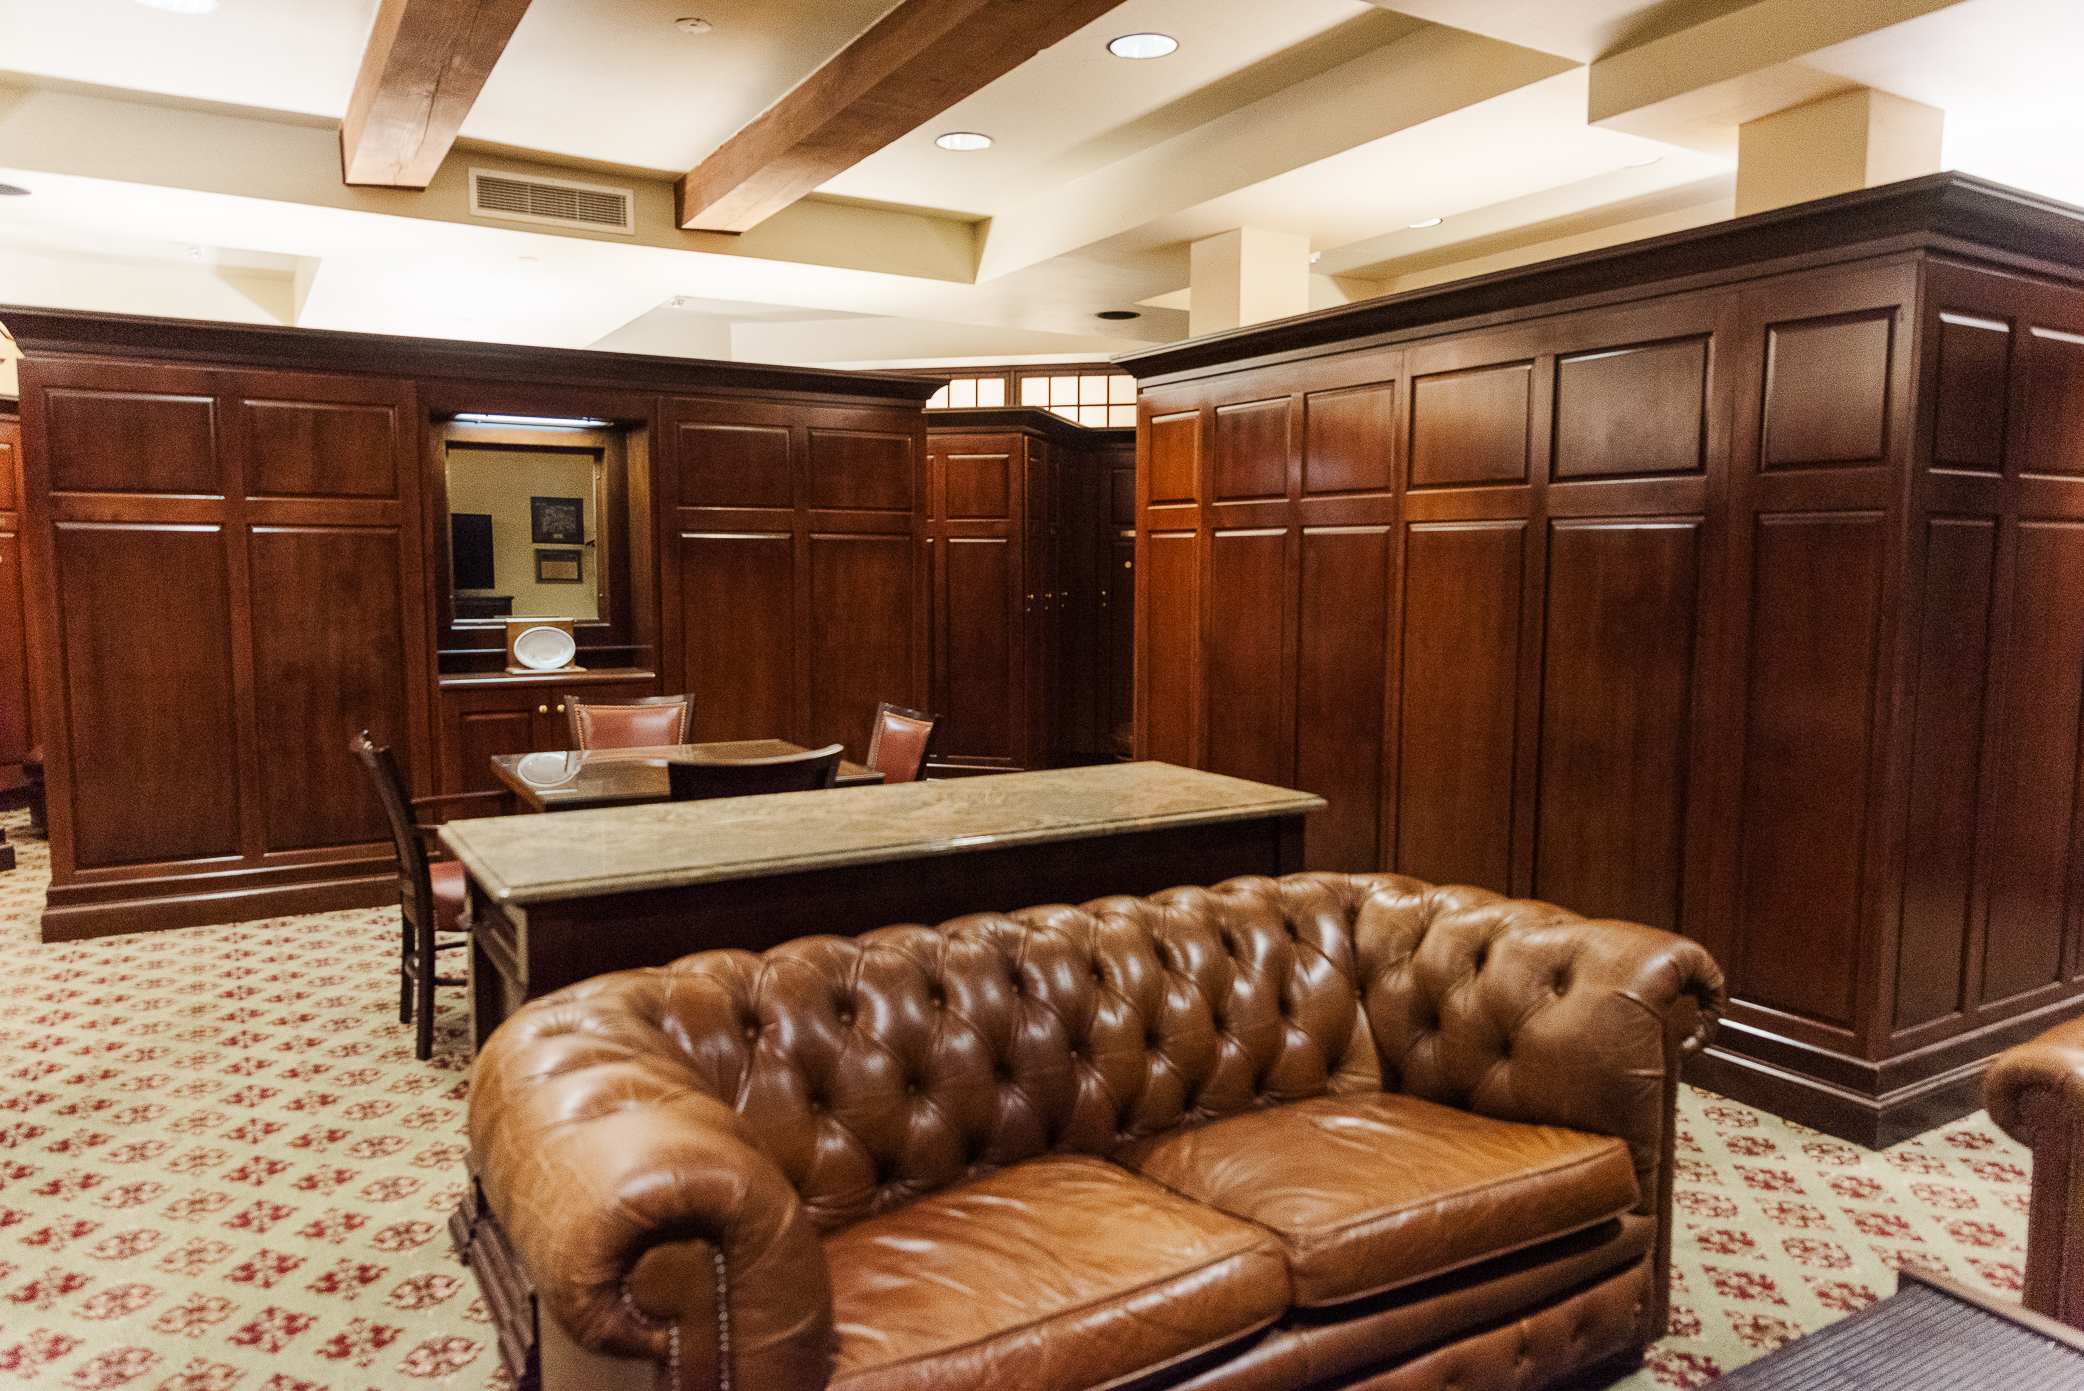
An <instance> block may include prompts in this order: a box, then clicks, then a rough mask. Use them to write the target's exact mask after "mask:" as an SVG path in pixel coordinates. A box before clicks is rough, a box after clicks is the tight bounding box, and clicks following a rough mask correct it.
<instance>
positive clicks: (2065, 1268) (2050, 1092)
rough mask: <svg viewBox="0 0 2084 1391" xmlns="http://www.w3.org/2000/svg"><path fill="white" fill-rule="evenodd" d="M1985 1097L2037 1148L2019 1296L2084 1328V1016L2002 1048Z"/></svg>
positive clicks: (2008, 1127) (1998, 1116)
mask: <svg viewBox="0 0 2084 1391" xmlns="http://www.w3.org/2000/svg"><path fill="white" fill-rule="evenodd" d="M1983 1104H1984V1105H1985V1106H1987V1107H1989V1108H1990V1119H1991V1120H1993V1121H1996V1122H1997V1124H1998V1125H2000V1126H2002V1127H2003V1128H2004V1132H2005V1133H2006V1134H2007V1135H2010V1136H2011V1137H2012V1138H2013V1139H2014V1140H2017V1141H2018V1142H2019V1143H2020V1144H2022V1145H2025V1146H2026V1147H2027V1148H2028V1149H2030V1150H2032V1151H2033V1197H2032V1199H2031V1200H2030V1202H2029V1205H2028V1207H2027V1213H2026V1288H2025V1289H2024V1290H2023V1291H2022V1292H2021V1293H2020V1302H2022V1303H2023V1304H2025V1306H2026V1307H2027V1308H2029V1309H2031V1310H2032V1311H2033V1312H2035V1313H2036V1314H2046V1315H2047V1316H2048V1317H2049V1318H2051V1319H2060V1320H2061V1321H2062V1322H2064V1323H2066V1324H2069V1325H2070V1326H2071V1327H2072V1328H2084V1019H2072V1020H2069V1021H2068V1022H2066V1023H2062V1024H2057V1025H2056V1026H2055V1027H2054V1028H2052V1029H2049V1030H2048V1031H2047V1032H2046V1033H2044V1034H2041V1035H2040V1036H2039V1037H2037V1038H2034V1039H2031V1040H2029V1041H2027V1042H2025V1043H2022V1044H2019V1045H2018V1046H2017V1047H2015V1048H2007V1049H2006V1050H2005V1051H2004V1052H2002V1053H1999V1054H1998V1055H1997V1057H1996V1059H1995V1060H1994V1061H1993V1062H1991V1064H1990V1069H1989V1071H1987V1072H1985V1073H1984V1074H1983Z"/></svg>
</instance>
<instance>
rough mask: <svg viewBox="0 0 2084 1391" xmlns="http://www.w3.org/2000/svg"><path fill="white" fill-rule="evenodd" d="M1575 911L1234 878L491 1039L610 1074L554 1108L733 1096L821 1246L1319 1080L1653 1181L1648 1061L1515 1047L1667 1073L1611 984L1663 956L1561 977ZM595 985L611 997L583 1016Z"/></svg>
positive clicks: (672, 991)
mask: <svg viewBox="0 0 2084 1391" xmlns="http://www.w3.org/2000/svg"><path fill="white" fill-rule="evenodd" d="M1581 921H1582V920H1581V919H1579V918H1578V917H1577V916H1576V915H1575V914H1572V913H1568V912H1566V911H1564V910H1562V909H1558V908H1554V907H1552V906H1550V905H1547V904H1541V903H1529V902H1523V901H1511V900H1506V899H1503V898H1500V897H1499V896H1498V895H1496V894H1491V893H1488V892H1486V891H1484V890H1481V889H1470V888H1435V887H1433V886H1430V885H1425V884H1422V883H1420V882H1418V881H1416V880H1411V879H1406V878H1403V877H1402V876H1398V875H1391V874H1370V875H1347V874H1301V875H1290V876H1287V877H1286V878H1284V879H1281V880H1272V879H1262V878H1240V879H1233V880H1230V881H1228V882H1226V883H1223V884H1219V885H1216V886H1215V887H1213V888H1207V889H1203V888H1181V889H1172V890H1168V891H1166V892H1163V893H1159V894H1155V895H1153V896H1151V897H1150V898H1147V899H1138V898H1127V897H1122V898H1106V899H1099V900H1095V901H1094V902H1092V903H1089V904H1086V905H1084V906H1083V907H1067V906H1062V905H1058V906H1051V907H1042V908H1031V909H1025V910H1022V911H1021V912H1018V913H1014V914H1011V915H999V914H978V915H974V916H971V917H967V918H958V919H955V920H954V921H952V922H948V923H944V924H942V925H941V926H940V927H939V928H927V927H919V926H903V927H889V928H882V929H879V930H877V931H874V932H869V933H865V934H863V935H862V936H860V937H858V938H840V937H814V938H803V939H800V940H797V941H794V942H789V943H785V944H784V945H782V946H779V947H776V948H774V949H773V950H771V951H769V952H767V953H765V954H764V955H759V956H755V955H752V954H750V953H746V952H738V951H717V952H704V953H699V954H697V955H694V956H690V957H686V958H683V959H682V960H680V961H678V962H675V963H674V964H673V965H671V966H668V967H664V968H660V969H657V970H652V971H644V972H624V973H620V974H619V975H617V976H613V977H603V978H601V979H600V981H598V982H588V983H585V984H582V985H580V986H576V987H573V988H572V989H571V990H568V991H565V992H562V995H561V996H559V997H552V998H551V999H546V1000H544V1001H542V1002H540V1003H539V1004H538V1005H535V1006H531V1007H530V1009H529V1010H528V1011H525V1012H524V1013H523V1014H521V1015H517V1016H516V1017H515V1018H514V1019H513V1020H511V1021H509V1024H508V1025H507V1026H506V1027H507V1029H510V1030H515V1031H518V1032H521V1033H525V1034H526V1035H527V1036H529V1037H531V1038H534V1039H536V1040H537V1041H538V1042H539V1043H540V1044H541V1045H544V1046H543V1048H542V1051H541V1052H540V1053H539V1057H541V1058H542V1059H543V1060H544V1063H545V1064H546V1065H548V1066H549V1067H550V1068H551V1069H552V1071H553V1072H555V1071H558V1070H561V1069H562V1068H564V1067H566V1066H571V1067H573V1068H578V1067H580V1066H582V1065H583V1066H585V1067H587V1068H592V1069H595V1073H594V1075H595V1077H596V1078H597V1079H598V1078H603V1077H607V1076H610V1075H612V1074H613V1072H614V1070H615V1069H617V1068H623V1069H627V1070H628V1071H629V1074H630V1076H629V1081H628V1082H627V1083H626V1084H623V1085H610V1086H602V1085H600V1084H599V1083H598V1081H597V1082H596V1083H595V1084H593V1085H591V1087H590V1088H589V1089H587V1090H585V1091H584V1092H583V1094H582V1093H579V1092H575V1093H574V1095H573V1096H572V1098H571V1100H570V1105H571V1107H572V1108H573V1109H572V1114H573V1116H574V1118H576V1117H577V1115H578V1114H579V1113H580V1112H595V1111H599V1110H601V1109H603V1108H608V1109H612V1108H614V1107H615V1106H617V1105H619V1104H621V1102H620V1100H619V1098H620V1097H621V1096H624V1095H630V1096H634V1095H638V1094H649V1093H650V1092H651V1091H653V1090H655V1089H656V1088H657V1087H658V1086H660V1085H668V1086H681V1087H685V1086H693V1087H695V1088H696V1089H698V1090H700V1091H702V1092H704V1093H706V1094H707V1095H708V1096H709V1097H710V1098H712V1099H713V1100H714V1101H715V1102H717V1103H720V1104H721V1105H722V1106H725V1107H729V1108H731V1110H733V1111H735V1112H736V1113H737V1115H738V1117H739V1118H740V1123H741V1124H742V1126H743V1130H744V1134H745V1135H746V1136H747V1137H748V1139H749V1141H750V1142H751V1143H753V1144H756V1145H757V1146H758V1147H759V1148H760V1150H761V1151H762V1152H764V1153H765V1154H766V1155H767V1156H768V1157H769V1158H770V1159H772V1161H773V1162H774V1163H775V1165H776V1166H777V1167H778V1168H779V1169H780V1171H781V1173H782V1174H783V1175H784V1176H785V1177H786V1178H787V1179H788V1181H789V1183H790V1184H791V1185H792V1186H793V1187H794V1188H795V1190H796V1192H797V1193H798V1194H799V1195H800V1197H801V1200H802V1206H803V1210H804V1212H805V1214H806V1215H807V1216H808V1217H809V1219H810V1220H811V1221H812V1222H813V1223H814V1224H815V1225H816V1226H817V1227H818V1228H820V1229H824V1230H831V1229H833V1228H836V1227H839V1226H843V1225H845V1224H847V1223H850V1222H854V1221H858V1220H859V1219H861V1218H863V1217H866V1216H869V1215H871V1214H873V1213H876V1212H881V1211H884V1210H887V1209H889V1208H892V1207H896V1206H899V1205H901V1204H904V1203H906V1202H909V1201H911V1200H912V1199H914V1198H916V1197H918V1196H920V1195H921V1194H924V1193H927V1192H931V1191H934V1190H936V1189H939V1188H942V1187H945V1186H946V1185H948V1184H950V1183H953V1182H955V1181H957V1180H959V1179H961V1178H963V1177H965V1176H970V1175H975V1174H979V1173H982V1172H985V1171H988V1170H991V1169H995V1168H999V1167H1003V1166H1005V1165H1008V1164H1013V1163H1017V1162H1019V1161H1020V1160H1023V1159H1027V1158H1031V1157H1033V1156H1035V1155H1039V1154H1044V1153H1048V1152H1052V1151H1054V1152H1059V1153H1080V1154H1095V1155H1107V1154H1111V1153H1113V1152H1114V1151H1116V1150H1118V1149H1120V1148H1121V1147H1122V1146H1124V1145H1126V1144H1132V1143H1135V1142H1137V1141H1139V1140H1141V1139H1143V1138H1145V1137H1147V1136H1150V1135H1154V1134H1157V1133H1159V1132H1161V1131H1164V1130H1167V1129H1170V1128H1173V1127H1176V1126H1180V1125H1194V1124H1199V1123H1201V1122H1204V1121H1208V1120H1211V1119H1215V1118H1217V1117H1221V1116H1226V1115H1232V1114H1236V1113H1238V1112H1240V1111H1246V1110H1250V1109H1253V1108H1255V1107H1261V1106H1267V1105H1273V1104H1276V1103H1279V1102H1283V1101H1291V1100H1296V1099H1300V1098H1303V1097H1309V1096H1315V1095H1319V1094H1322V1093H1325V1092H1348V1091H1373V1090H1377V1089H1380V1090H1386V1091H1405V1092H1409V1093H1411V1094H1413V1095H1416V1096H1419V1097H1422V1098H1424V1099H1426V1100H1429V1101H1437V1102H1441V1103H1443V1104H1446V1105H1451V1106H1456V1107H1462V1108H1465V1109H1469V1110H1474V1111H1477V1112H1480V1113H1482V1114H1485V1115H1490V1116H1494V1117H1498V1118H1501V1119H1518V1118H1521V1117H1522V1116H1524V1115H1526V1114H1530V1113H1532V1111H1533V1110H1534V1109H1536V1108H1534V1107H1532V1106H1530V1105H1529V1104H1528V1103H1529V1099H1531V1098H1539V1099H1540V1101H1541V1103H1542V1105H1543V1107H1545V1108H1546V1109H1547V1111H1548V1113H1550V1114H1554V1113H1555V1112H1556V1108H1557V1107H1558V1106H1561V1107H1562V1108H1563V1112H1562V1113H1563V1114H1565V1115H1570V1116H1572V1117H1573V1120H1572V1122H1571V1123H1573V1124H1576V1125H1578V1126H1580V1127H1581V1128H1583V1129H1587V1130H1594V1131H1599V1132H1601V1133H1606V1134H1613V1135H1619V1136H1622V1137H1624V1138H1626V1139H1627V1141H1628V1143H1629V1145H1630V1146H1631V1148H1632V1149H1633V1150H1634V1152H1635V1155H1636V1160H1637V1167H1638V1169H1639V1171H1641V1172H1642V1173H1643V1174H1645V1175H1649V1174H1652V1173H1654V1171H1655V1165H1656V1162H1657V1153H1658V1145H1659V1143H1660V1140H1661V1129H1660V1125H1661V1123H1660V1121H1659V1119H1658V1118H1659V1115H1660V1112H1659V1110H1658V1107H1659V1098H1660V1096H1661V1092H1662V1087H1663V1077H1662V1069H1661V1065H1660V1066H1659V1067H1656V1068H1651V1069H1649V1070H1646V1071H1645V1072H1643V1074H1642V1076H1641V1085H1640V1086H1639V1087H1637V1088H1635V1089H1634V1090H1633V1091H1630V1090H1628V1089H1626V1088H1623V1089H1615V1088H1612V1087H1611V1086H1608V1087H1605V1088H1602V1089H1598V1090H1596V1091H1595V1090H1592V1089H1588V1088H1586V1087H1585V1086H1584V1085H1583V1084H1582V1082H1581V1080H1580V1078H1579V1076H1577V1075H1576V1074H1575V1073H1574V1072H1573V1071H1572V1070H1570V1069H1569V1068H1558V1067H1557V1066H1555V1065H1554V1064H1553V1063H1547V1064H1542V1065H1541V1066H1539V1067H1537V1066H1535V1065H1532V1064H1528V1063H1525V1062H1522V1061H1520V1060H1518V1059H1517V1057H1516V1054H1517V1053H1518V1052H1519V1051H1520V1050H1521V1045H1522V1043H1523V1042H1525V1041H1536V1040H1538V1041H1541V1042H1543V1043H1544V1044H1545V1045H1546V1046H1544V1047H1543V1048H1540V1049H1534V1050H1529V1051H1530V1052H1531V1053H1533V1054H1535V1055H1538V1056H1540V1057H1543V1058H1547V1059H1555V1058H1566V1059H1575V1058H1580V1057H1585V1056H1587V1050H1594V1051H1604V1052H1607V1053H1610V1054H1611V1055H1613V1056H1614V1057H1624V1056H1625V1057H1628V1058H1638V1057H1640V1058H1649V1059H1652V1060H1656V1059H1661V1058H1662V1056H1663V1046H1664V1045H1663V1039H1662V1036H1661V1032H1660V1031H1661V1029H1662V1028H1663V1027H1664V1025H1663V1024H1661V1023H1660V1022H1659V1021H1658V1019H1657V1017H1655V1016H1653V1015H1652V1014H1651V1013H1650V1012H1648V1011H1645V1010H1643V1009H1641V1008H1639V1007H1638V1004H1639V997H1638V993H1637V990H1636V989H1635V988H1634V986H1633V985H1632V984H1631V982H1630V981H1629V980H1628V979H1627V978H1628V977H1629V975H1630V973H1631V972H1648V973H1656V972H1669V971H1670V970H1671V969H1673V968H1672V960H1673V958H1671V957H1670V956H1669V954H1668V953H1665V954H1657V955H1654V956H1651V957H1649V958H1647V961H1646V964H1640V965H1636V966H1627V965H1624V964H1622V963H1623V961H1624V959H1632V958H1625V957H1624V956H1622V955H1617V956H1616V958H1615V960H1613V961H1611V962H1600V961H1590V960H1579V959H1578V955H1577V954H1578V953H1580V952H1591V951H1596V950H1600V949H1599V948H1588V947H1586V946H1585V945H1584V943H1585V941H1586V940H1587V939H1586V938H1585V937H1584V935H1583V934H1582V933H1578V932H1575V931H1572V930H1571V928H1570V925H1571V924H1574V923H1579V922H1581ZM1601 940H1603V939H1601ZM1616 940H1617V941H1623V940H1625V939H1624V938H1617V939H1616ZM1673 940H1674V941H1675V942H1676V941H1677V939H1673ZM1689 945H1690V944H1689ZM1611 950H1612V951H1614V952H1616V953H1625V951H1627V950H1634V948H1628V947H1625V946H1617V947H1614V948H1612V949H1611ZM1637 984H1640V986H1641V988H1642V990H1644V991H1651V989H1652V985H1653V983H1652V982H1651V981H1650V979H1649V978H1648V976H1647V975H1645V976H1643V977H1642V978H1641V980H1640V981H1639V982H1637ZM596 995H599V996H601V998H602V1000H603V1003H604V1004H605V1002H606V1000H607V999H608V998H610V997H612V998H614V999H616V1000H618V1001H619V1002H620V1004H619V1006H618V1007H617V1008H614V1009H603V1010H596V1009H595V1008H594V1007H593V1005H592V1004H591V1001H592V1000H593V998H594V997H595V996H596ZM1708 1019H1709V1022H1711V1020H1712V1015H1710V1016H1709V1017H1708ZM1529 1031H1533V1032H1532V1033H1531V1035H1530V1033H1529ZM638 1033H641V1034H642V1035H643V1037H641V1038H639V1037H636V1036H635V1035H636V1034H638ZM625 1035H628V1036H627V1037H625ZM661 1035H663V1037H664V1038H666V1039H668V1040H670V1041H671V1043H672V1045H673V1046H672V1047H671V1048H670V1049H665V1050H661V1049H659V1048H658V1047H657V1041H658V1039H659V1038H660V1036H661ZM1448 1039H1452V1040H1453V1042H1452V1044H1449V1043H1448V1042H1446V1040H1448ZM612 1057H620V1058H622V1059H624V1061H623V1062H620V1063H616V1062H613V1061H611V1058H612ZM673 1059H678V1063H677V1064H676V1063H674V1062H673V1061H672V1060H673ZM560 1060H561V1061H560ZM662 1068H670V1069H673V1070H674V1071H675V1072H676V1073H677V1077H676V1078H673V1079H669V1078H667V1077H665V1076H664V1075H662V1074H661V1073H660V1069H662ZM1543 1068H1545V1069H1546V1070H1543ZM602 1069H606V1070H605V1071H603V1070H602ZM1625 1070H1626V1069H1625V1068H1624V1071H1625ZM639 1074H641V1076H640V1075H639ZM494 1104H496V1103H495V1102H493V1101H491V1100H489V1099H488V1102H487V1105H488V1106H490V1105H494ZM474 1114H475V1110H474ZM1647 1200H1648V1199H1647V1198H1646V1201H1647Z"/></svg>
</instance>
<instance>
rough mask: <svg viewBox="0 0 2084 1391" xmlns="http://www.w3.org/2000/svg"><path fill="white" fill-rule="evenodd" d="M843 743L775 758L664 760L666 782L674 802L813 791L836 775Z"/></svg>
mask: <svg viewBox="0 0 2084 1391" xmlns="http://www.w3.org/2000/svg"><path fill="white" fill-rule="evenodd" d="M845 747H846V746H845V745H844V744H827V745H826V746H825V747H824V748H822V749H811V750H810V751H809V752H807V753H790V754H782V755H781V756H779V757H777V758H743V759H734V760H733V761H731V762H729V763H668V764H667V765H666V785H667V786H668V787H670V788H671V789H672V793H673V800H674V801H676V802H701V801H707V800H708V799H710V798H712V797H751V796H755V795H757V794H760V793H764V792H815V791H817V790H818V789H820V788H825V787H830V786H832V784H833V782H834V780H835V779H837V778H838V777H839V755H840V753H841V751H842V750H843V749H844V748H845Z"/></svg>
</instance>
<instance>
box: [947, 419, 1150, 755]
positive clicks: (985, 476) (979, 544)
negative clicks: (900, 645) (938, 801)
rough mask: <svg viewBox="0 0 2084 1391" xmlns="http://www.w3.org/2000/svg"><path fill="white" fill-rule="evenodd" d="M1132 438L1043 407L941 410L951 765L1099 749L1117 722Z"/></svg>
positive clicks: (1107, 749)
mask: <svg viewBox="0 0 2084 1391" xmlns="http://www.w3.org/2000/svg"><path fill="white" fill-rule="evenodd" d="M1133 441H1134V437H1133V435H1132V434H1131V433H1130V432H1128V431H1126V430H1090V429H1086V428H1084V427H1082V426H1079V425H1074V424H1071V423H1070V422H1068V421H1066V420H1064V419H1062V418H1061V417H1059V416H1055V415H1052V414H1050V413H1049V412H1047V411H1043V410H1038V409H1033V408H1024V407H1005V408H991V409H978V410H952V411H935V412H934V413H933V415H932V416H931V417H930V424H929V428H928V431H927V458H928V468H929V476H928V487H929V492H928V494H927V500H926V509H925V510H926V518H925V525H924V534H923V536H922V537H921V542H920V544H921V546H922V548H923V550H924V553H925V557H926V566H927V573H928V577H929V584H930V586H931V592H930V595H929V598H928V612H929V615H930V621H931V635H930V645H931V651H932V680H931V685H930V690H931V696H930V700H931V704H932V707H933V709H934V711H935V713H937V714H939V715H940V716H941V719H942V724H941V727H940V730H939V731H938V733H937V734H936V736H935V748H936V751H935V755H934V759H933V764H932V768H933V771H934V775H936V776H941V777H950V776H961V775H965V774H969V773H983V772H1008V771H1019V770H1021V769H1031V768H1049V767H1058V766H1062V765H1067V764H1078V763H1092V762H1098V761H1104V760H1106V759H1111V758H1113V757H1116V756H1117V753H1118V751H1117V749H1116V747H1115V746H1114V745H1113V743H1112V741H1111V739H1110V738H1109V735H1110V733H1111V725H1110V724H1107V723H1103V721H1107V720H1109V718H1110V715H1109V713H1108V710H1109V706H1108V694H1109V692H1110V690H1111V683H1110V680H1109V676H1108V669H1109V663H1110V662H1111V661H1112V660H1113V658H1114V655H1115V653H1114V645H1113V643H1112V642H1111V641H1110V628H1109V618H1108V612H1109V611H1108V609H1107V607H1106V605H1107V602H1108V600H1107V597H1106V589H1107V586H1106V583H1105V581H1106V579H1107V575H1108V569H1107V567H1108V564H1109V561H1110V558H1111V547H1110V544H1109V538H1108V535H1107V526H1106V523H1107V520H1108V516H1109V514H1108V512H1107V510H1106V509H1107V507H1108V506H1109V501H1110V497H1111V491H1110V490H1111V488H1112V486H1113V479H1112V474H1113V471H1114V469H1115V467H1116V466H1117V465H1120V464H1121V463H1122V461H1123V460H1124V457H1125V456H1126V467H1127V468H1128V469H1129V470H1130V471H1131V472H1133V470H1134V456H1133V448H1134V442H1133Z"/></svg>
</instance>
